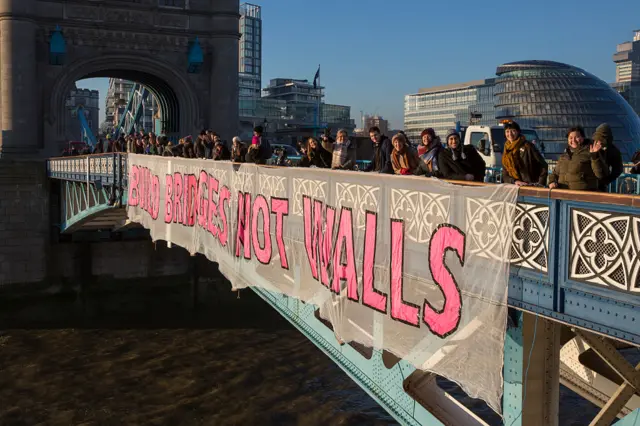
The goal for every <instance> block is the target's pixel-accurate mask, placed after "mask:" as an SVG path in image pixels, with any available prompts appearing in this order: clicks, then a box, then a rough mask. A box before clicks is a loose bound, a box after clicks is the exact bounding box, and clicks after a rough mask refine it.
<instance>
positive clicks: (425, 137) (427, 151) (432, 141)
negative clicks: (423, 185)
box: [414, 128, 444, 177]
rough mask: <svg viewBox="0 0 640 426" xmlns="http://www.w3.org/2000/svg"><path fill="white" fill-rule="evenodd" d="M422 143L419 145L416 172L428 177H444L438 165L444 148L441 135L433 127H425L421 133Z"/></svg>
mask: <svg viewBox="0 0 640 426" xmlns="http://www.w3.org/2000/svg"><path fill="white" fill-rule="evenodd" d="M420 139H421V143H420V146H419V147H418V158H419V159H420V161H418V167H416V170H415V172H414V174H416V175H418V176H426V177H442V173H440V168H439V167H438V155H439V154H440V151H442V150H443V149H444V147H443V146H442V142H440V137H438V136H437V135H436V132H435V130H433V129H432V128H428V129H424V130H423V131H422V133H420Z"/></svg>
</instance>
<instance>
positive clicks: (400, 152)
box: [334, 133, 418, 175]
mask: <svg viewBox="0 0 640 426" xmlns="http://www.w3.org/2000/svg"><path fill="white" fill-rule="evenodd" d="M391 143H392V144H393V151H392V152H391V166H392V167H393V172H394V173H395V174H397V175H412V174H414V172H415V170H416V168H417V167H418V155H417V154H416V153H415V152H414V151H413V150H412V149H411V148H409V147H408V146H407V138H406V137H405V136H404V135H403V134H402V133H397V134H396V135H395V136H394V137H393V139H391ZM334 152H335V150H334Z"/></svg>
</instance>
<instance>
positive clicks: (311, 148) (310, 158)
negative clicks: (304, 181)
mask: <svg viewBox="0 0 640 426" xmlns="http://www.w3.org/2000/svg"><path fill="white" fill-rule="evenodd" d="M306 152H307V155H305V156H304V157H302V159H301V160H300V163H299V164H298V167H311V166H315V167H318V168H320V169H328V168H330V167H331V159H332V154H331V152H329V151H327V150H326V149H325V148H324V146H322V144H321V143H320V142H318V141H317V140H316V138H309V139H308V140H307V149H306Z"/></svg>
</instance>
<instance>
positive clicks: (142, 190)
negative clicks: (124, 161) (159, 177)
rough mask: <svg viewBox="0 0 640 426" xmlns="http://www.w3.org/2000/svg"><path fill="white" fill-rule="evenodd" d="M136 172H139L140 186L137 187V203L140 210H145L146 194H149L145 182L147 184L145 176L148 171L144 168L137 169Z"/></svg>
mask: <svg viewBox="0 0 640 426" xmlns="http://www.w3.org/2000/svg"><path fill="white" fill-rule="evenodd" d="M138 170H139V171H140V173H139V176H140V179H139V182H140V184H139V185H138V202H139V204H138V205H139V206H140V208H141V209H142V210H145V211H146V210H147V198H148V197H147V194H148V193H149V191H148V190H147V182H148V176H147V172H148V171H149V169H147V168H146V167H139V168H138Z"/></svg>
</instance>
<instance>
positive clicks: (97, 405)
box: [0, 284, 596, 425]
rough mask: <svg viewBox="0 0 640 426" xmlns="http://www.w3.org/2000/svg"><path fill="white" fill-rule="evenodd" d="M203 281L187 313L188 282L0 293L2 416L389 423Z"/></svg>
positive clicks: (580, 407)
mask: <svg viewBox="0 0 640 426" xmlns="http://www.w3.org/2000/svg"><path fill="white" fill-rule="evenodd" d="M208 289H209V290H208V292H207V293H205V294H204V295H202V296H201V299H200V306H199V308H198V309H197V310H194V309H192V306H191V303H192V299H191V297H190V292H189V286H188V284H184V285H178V286H176V285H172V286H147V285H141V286H132V285H130V284H129V285H127V286H122V285H120V286H115V287H111V288H109V289H108V290H104V288H102V289H92V290H91V291H89V292H87V293H85V296H84V297H82V298H79V297H77V295H75V294H73V293H67V294H63V295H58V296H46V297H28V298H20V299H11V300H9V299H6V298H4V299H2V298H0V407H1V408H0V424H2V425H13V424H15V425H21V424H24V425H33V424H38V423H40V424H47V425H75V424H87V425H90V424H95V425H104V424H106V425H110V424H114V425H123V424H126V425H133V424H153V425H164V424H181V425H192V424H193V425H200V424H203V425H395V424H396V422H395V421H394V420H393V419H392V418H391V416H389V415H388V414H387V413H386V412H385V411H384V410H383V409H382V408H380V406H379V405H378V404H377V403H376V402H375V401H374V400H373V399H372V398H370V397H369V396H368V395H367V394H366V393H365V392H364V391H363V390H361V389H360V388H359V387H358V386H357V385H356V384H355V383H354V382H353V381H351V379H349V377H348V376H347V375H346V374H345V373H343V372H342V370H340V369H339V367H337V366H336V365H335V364H334V363H333V362H331V361H330V360H329V358H327V357H326V356H325V355H324V354H323V353H322V352H321V351H320V350H318V349H317V348H316V347H315V346H314V345H313V344H312V343H311V342H309V341H308V340H307V339H306V338H305V337H304V336H302V334H300V333H299V332H298V331H297V330H295V329H294V328H293V327H292V326H291V325H290V324H289V323H288V322H286V320H284V319H283V318H282V317H280V316H279V315H278V314H277V313H276V312H275V311H274V310H273V309H271V308H270V307H269V306H268V305H267V304H266V303H265V302H263V301H262V300H261V299H259V298H258V297H257V296H256V295H255V294H254V293H253V292H252V291H250V290H242V291H241V292H240V294H239V299H238V295H237V293H233V292H230V291H229V286H228V285H226V286H225V285H222V286H221V285H210V286H208ZM443 386H444V387H447V386H448V384H447V383H443ZM451 389H453V388H451ZM562 404H563V406H564V407H563V408H564V409H563V410H562V412H563V414H562V416H561V422H560V424H562V425H582V424H585V423H588V419H589V416H592V415H593V414H594V413H595V412H596V410H595V407H593V406H591V405H590V404H588V403H585V402H582V401H580V400H579V399H578V398H577V397H575V396H571V395H570V394H569V393H568V392H567V391H566V390H565V391H563V402H562ZM567 404H568V405H567ZM473 405H474V407H478V410H479V411H480V412H481V414H483V417H486V418H487V419H488V420H490V423H492V424H499V422H498V421H497V420H496V419H497V417H496V416H495V415H492V413H490V412H488V409H486V406H484V408H483V404H478V403H474V404H473Z"/></svg>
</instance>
